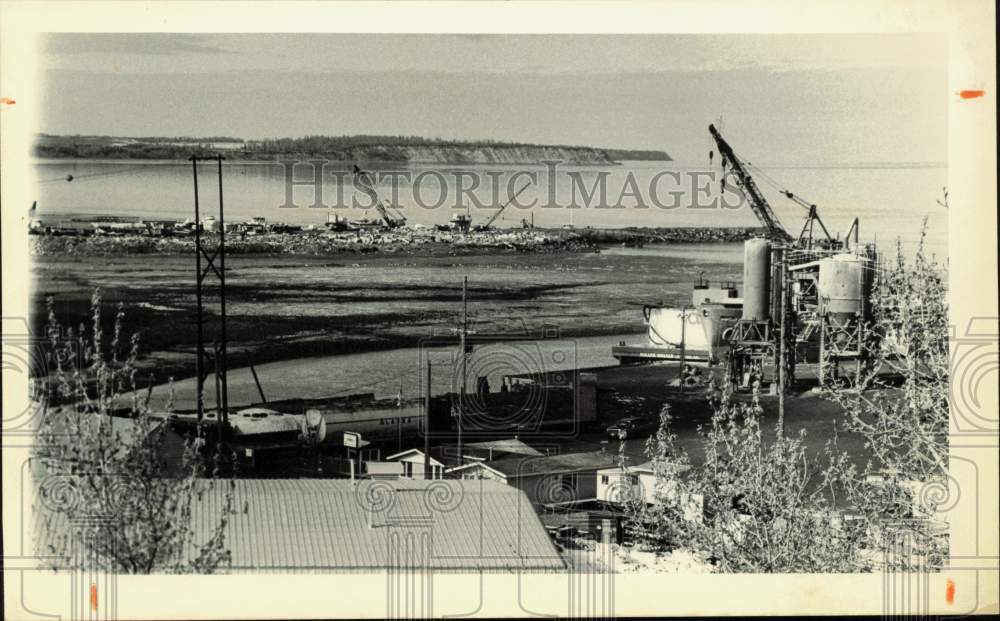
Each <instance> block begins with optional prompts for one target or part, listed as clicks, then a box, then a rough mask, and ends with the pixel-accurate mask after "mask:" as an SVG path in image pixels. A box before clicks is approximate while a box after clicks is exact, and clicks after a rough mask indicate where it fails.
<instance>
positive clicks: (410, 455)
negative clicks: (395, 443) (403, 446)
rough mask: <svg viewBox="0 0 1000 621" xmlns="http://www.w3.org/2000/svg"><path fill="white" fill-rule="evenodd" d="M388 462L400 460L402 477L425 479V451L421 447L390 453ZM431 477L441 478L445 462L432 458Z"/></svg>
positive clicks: (387, 458)
mask: <svg viewBox="0 0 1000 621" xmlns="http://www.w3.org/2000/svg"><path fill="white" fill-rule="evenodd" d="M385 460H386V461H387V462H398V463H399V464H400V465H401V466H402V474H401V475H400V477H401V478H404V479H424V478H426V477H425V476H424V452H423V451H421V450H420V449H415V448H413V449H409V450H407V451H403V452H402V453H396V454H395V455H389V456H388V457H386V458H385ZM430 466H431V478H432V479H440V478H442V477H443V476H444V464H442V463H441V462H439V461H438V460H436V459H434V458H433V457H431V458H430Z"/></svg>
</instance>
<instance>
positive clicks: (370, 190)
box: [354, 165, 406, 229]
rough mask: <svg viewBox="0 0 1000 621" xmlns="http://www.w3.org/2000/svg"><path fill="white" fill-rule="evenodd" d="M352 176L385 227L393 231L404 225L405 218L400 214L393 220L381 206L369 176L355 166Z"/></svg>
mask: <svg viewBox="0 0 1000 621" xmlns="http://www.w3.org/2000/svg"><path fill="white" fill-rule="evenodd" d="M354 176H355V177H357V178H358V180H359V181H362V184H361V185H362V188H363V189H364V190H366V192H365V194H368V195H369V196H370V197H371V199H372V201H373V202H374V203H375V209H376V210H377V211H378V214H379V215H380V216H382V219H383V220H385V224H386V226H388V227H389V228H390V229H394V228H396V227H400V226H403V225H404V224H406V218H405V217H403V215H402V214H400V216H399V219H396V218H393V217H392V216H391V215H390V214H389V212H388V211H387V210H386V208H385V206H383V205H382V201H381V200H380V198H379V195H378V192H376V191H375V184H374V183H373V182H372V178H371V175H369V174H368V173H366V172H365V171H363V170H361V169H360V168H359V167H358V166H356V165H355V166H354Z"/></svg>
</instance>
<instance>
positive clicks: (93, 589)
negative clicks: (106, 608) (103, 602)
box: [90, 582, 97, 612]
mask: <svg viewBox="0 0 1000 621" xmlns="http://www.w3.org/2000/svg"><path fill="white" fill-rule="evenodd" d="M90 609H91V610H93V611H94V612H97V585H96V584H94V583H93V582H91V583H90Z"/></svg>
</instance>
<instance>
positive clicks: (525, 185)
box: [480, 182, 531, 231]
mask: <svg viewBox="0 0 1000 621" xmlns="http://www.w3.org/2000/svg"><path fill="white" fill-rule="evenodd" d="M529 185H531V183H530V182H529V183H525V184H524V185H523V186H521V189H520V190H518V191H517V192H515V193H514V196H511V197H510V198H509V199H508V200H507V202H506V203H504V204H503V207H501V208H500V210H499V211H497V212H496V213H495V214H493V216H492V217H491V218H490V219H489V220H488V221H487V222H486V224H484V225H483V226H482V227H481V228H480V230H481V231H485V230H486V229H488V228H490V226H492V225H493V223H494V222H496V219H497V218H499V217H500V214H502V213H503V210H504V209H507V207H508V206H509V205H510V204H511V203H513V202H514V199H516V198H517V197H518V196H519V195H520V194H521V192H524V191H525V190H527V189H528V186H529Z"/></svg>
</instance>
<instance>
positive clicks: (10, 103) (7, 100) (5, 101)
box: [0, 97, 17, 106]
mask: <svg viewBox="0 0 1000 621" xmlns="http://www.w3.org/2000/svg"><path fill="white" fill-rule="evenodd" d="M0 103H3V104H7V105H8V106H13V105H14V104H16V103H17V102H16V101H14V100H13V99H11V98H10V97H4V98H2V99H0Z"/></svg>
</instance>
